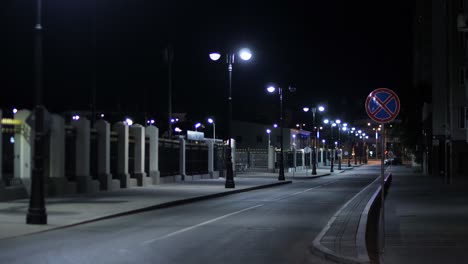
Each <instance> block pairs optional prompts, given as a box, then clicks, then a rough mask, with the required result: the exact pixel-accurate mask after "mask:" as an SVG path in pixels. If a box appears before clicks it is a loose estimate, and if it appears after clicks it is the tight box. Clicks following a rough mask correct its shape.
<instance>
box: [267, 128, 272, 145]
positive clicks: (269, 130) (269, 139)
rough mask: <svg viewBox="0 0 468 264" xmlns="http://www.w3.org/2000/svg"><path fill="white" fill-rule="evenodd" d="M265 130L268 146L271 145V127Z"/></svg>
mask: <svg viewBox="0 0 468 264" xmlns="http://www.w3.org/2000/svg"><path fill="white" fill-rule="evenodd" d="M266 132H267V134H268V148H270V145H271V138H270V134H271V129H267V130H266Z"/></svg>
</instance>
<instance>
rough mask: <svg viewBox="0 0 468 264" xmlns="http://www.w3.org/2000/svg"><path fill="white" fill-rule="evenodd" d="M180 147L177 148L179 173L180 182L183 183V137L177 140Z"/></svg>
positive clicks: (184, 175)
mask: <svg viewBox="0 0 468 264" xmlns="http://www.w3.org/2000/svg"><path fill="white" fill-rule="evenodd" d="M179 142H180V146H179V171H180V177H181V180H182V181H184V180H185V177H186V176H187V175H186V174H185V157H186V155H185V154H186V153H185V139H184V138H183V137H180V138H179Z"/></svg>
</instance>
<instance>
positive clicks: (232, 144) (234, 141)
mask: <svg viewBox="0 0 468 264" xmlns="http://www.w3.org/2000/svg"><path fill="white" fill-rule="evenodd" d="M231 157H232V159H231V160H232V174H233V176H234V177H235V176H236V140H235V139H233V138H231Z"/></svg>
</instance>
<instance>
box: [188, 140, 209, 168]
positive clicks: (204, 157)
mask: <svg viewBox="0 0 468 264" xmlns="http://www.w3.org/2000/svg"><path fill="white" fill-rule="evenodd" d="M185 147H186V149H185V151H186V156H185V157H186V167H185V169H186V171H185V173H186V174H187V175H196V174H208V146H207V145H206V144H205V143H187V144H186V145H185Z"/></svg>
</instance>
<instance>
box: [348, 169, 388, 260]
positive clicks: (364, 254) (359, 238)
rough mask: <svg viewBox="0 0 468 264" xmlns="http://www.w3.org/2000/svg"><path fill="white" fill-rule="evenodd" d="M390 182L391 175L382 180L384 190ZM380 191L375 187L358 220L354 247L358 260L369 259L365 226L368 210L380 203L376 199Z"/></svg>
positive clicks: (367, 220) (379, 188) (380, 188)
mask: <svg viewBox="0 0 468 264" xmlns="http://www.w3.org/2000/svg"><path fill="white" fill-rule="evenodd" d="M391 180H392V174H391V173H389V174H388V175H387V176H386V177H385V179H384V181H385V186H384V188H385V189H388V188H389V184H390V183H391ZM381 191H382V186H380V185H379V187H377V190H376V191H375V192H374V194H373V195H372V197H371V199H370V200H369V202H367V204H366V207H365V208H364V210H363V211H362V213H361V218H360V220H359V227H358V231H357V233H356V246H357V252H358V258H359V259H361V258H367V259H369V252H368V251H367V244H366V242H367V241H366V234H367V224H368V222H369V213H370V210H371V209H372V207H373V206H374V205H375V203H378V202H380V199H377V198H379V197H380V193H381ZM369 262H370V259H369Z"/></svg>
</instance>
